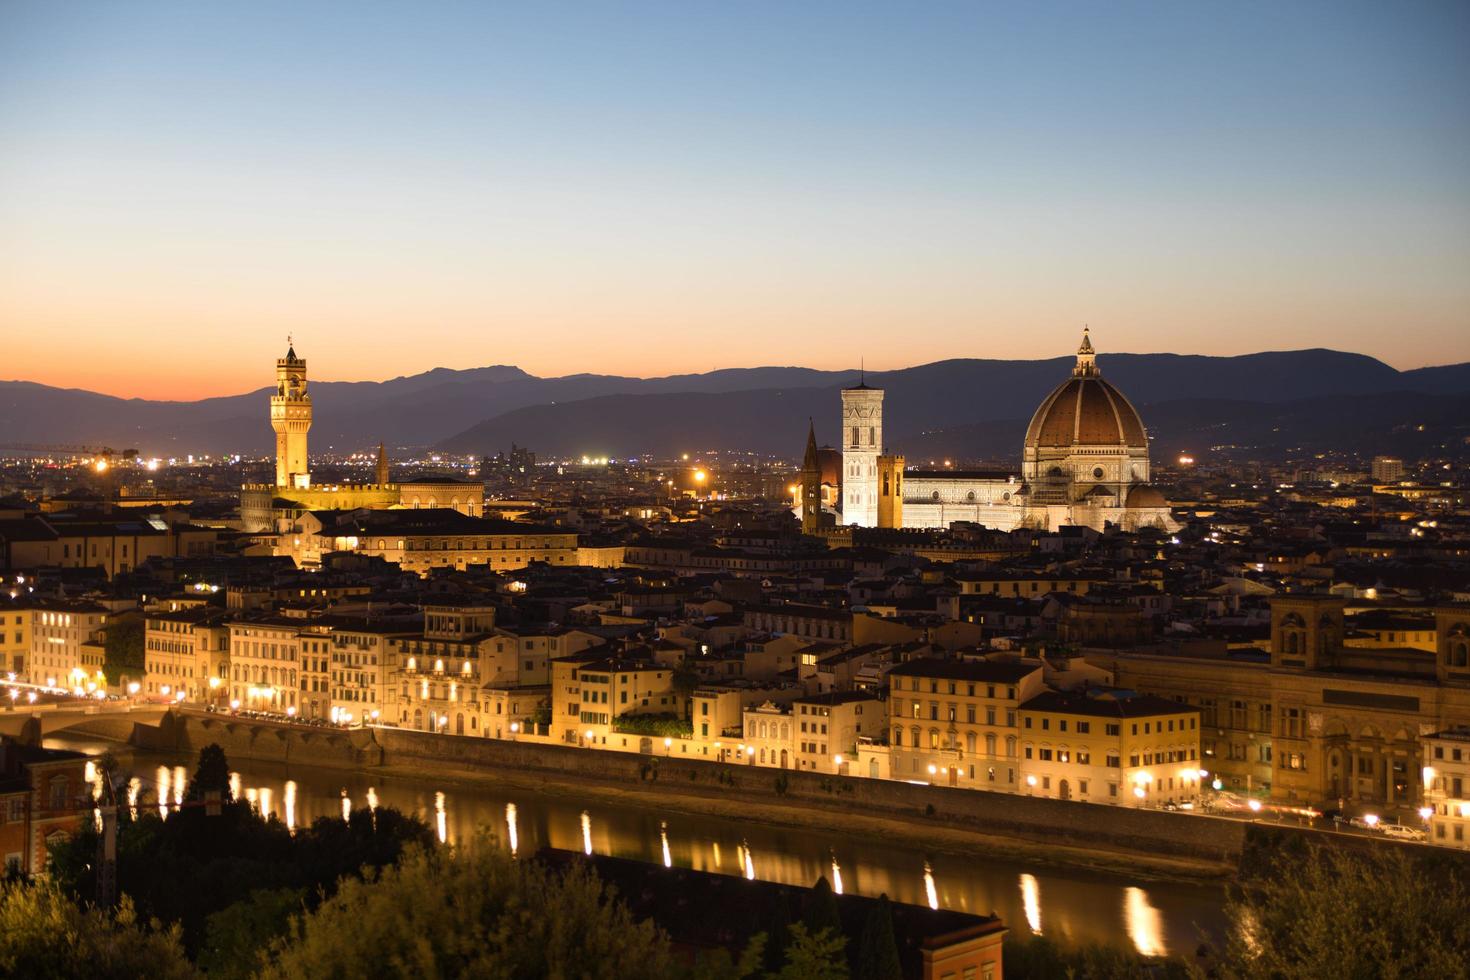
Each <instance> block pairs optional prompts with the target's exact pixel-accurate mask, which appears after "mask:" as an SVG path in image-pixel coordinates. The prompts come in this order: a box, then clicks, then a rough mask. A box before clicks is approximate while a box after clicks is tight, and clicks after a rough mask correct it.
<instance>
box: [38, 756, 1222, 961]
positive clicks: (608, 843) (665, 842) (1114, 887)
mask: <svg viewBox="0 0 1470 980" xmlns="http://www.w3.org/2000/svg"><path fill="white" fill-rule="evenodd" d="M45 744H46V745H47V746H48V747H53V746H54V747H57V748H70V749H75V750H79V751H84V752H87V753H89V754H99V753H101V752H103V751H112V752H114V754H116V755H117V757H118V760H119V762H120V763H121V765H122V767H123V769H124V770H125V771H130V772H131V773H132V775H133V779H134V782H133V783H132V785H131V787H130V791H129V795H130V798H131V800H130V801H131V802H135V803H136V804H137V805H139V806H147V805H148V804H150V803H154V804H155V805H156V801H157V799H158V797H159V794H160V791H162V795H163V796H164V798H170V797H173V796H175V795H179V796H181V795H182V793H183V790H184V786H185V785H186V784H187V781H188V777H189V776H190V775H191V774H192V772H193V764H194V760H193V759H188V758H184V757H182V756H170V755H161V754H156V753H145V752H137V751H135V750H133V749H131V748H128V747H127V746H119V745H116V744H113V743H107V742H100V741H95V740H89V739H85V738H78V737H71V736H65V737H59V738H51V739H47V740H46V743H45ZM232 769H234V770H235V772H234V774H233V775H232V783H233V784H234V787H235V790H236V793H237V794H238V795H240V796H243V797H244V798H246V799H249V800H250V801H251V802H252V803H254V804H255V805H256V806H257V807H258V808H259V809H260V810H261V812H262V813H264V814H273V815H275V816H276V817H277V818H278V819H280V820H281V821H283V822H284V823H286V825H287V826H290V827H299V826H303V825H305V824H309V823H310V822H311V821H313V820H315V819H316V818H317V817H322V816H331V817H340V816H341V815H342V811H343V807H344V806H350V807H353V808H357V807H361V806H390V807H394V808H396V809H399V810H402V811H404V812H407V813H414V814H417V815H418V816H419V817H420V818H422V819H423V820H424V821H425V822H426V823H428V824H429V826H430V827H433V828H434V829H435V832H436V833H437V834H438V836H439V839H440V840H441V841H445V842H449V843H453V842H455V841H460V840H465V839H467V838H469V837H470V836H472V835H473V834H475V833H476V832H477V830H478V829H480V828H488V829H489V830H490V831H492V832H493V833H494V834H495V836H496V837H497V838H498V840H499V841H500V843H501V845H502V846H505V847H509V848H510V849H511V850H512V851H514V852H516V853H518V854H533V853H535V851H536V850H537V849H539V848H542V847H555V848H562V849H566V850H582V851H587V852H588V853H596V854H611V855H614V856H616V857H622V858H634V859H637V860H641V861H649V862H655V863H662V864H665V865H673V866H678V867H686V868H694V869H697V870H700V871H711V872H716V873H720V874H729V875H741V874H743V875H745V876H747V877H753V878H762V879H767V880H770V881H779V882H784V883H787V884H802V885H810V884H812V883H813V882H815V881H816V880H817V877H818V876H819V875H826V876H827V879H828V881H829V882H831V883H832V885H833V887H834V888H836V889H837V890H838V891H840V892H845V893H851V894H860V895H878V894H880V893H885V892H886V893H887V894H888V897H889V898H890V899H892V900H894V901H898V902H907V903H911V904H917V905H930V906H932V907H935V908H950V909H958V910H960V911H964V912H975V913H981V914H988V913H991V912H994V913H996V914H998V915H1000V916H1001V918H1002V919H1003V920H1004V921H1005V923H1006V925H1007V926H1009V927H1010V928H1011V929H1013V930H1016V931H1018V932H1020V933H1022V934H1025V933H1026V932H1028V931H1029V932H1031V933H1041V934H1044V935H1046V936H1049V937H1051V938H1053V939H1055V940H1056V941H1058V942H1060V943H1063V944H1068V945H1070V944H1073V943H1082V942H1101V943H1107V944H1122V945H1128V946H1132V947H1133V948H1135V949H1137V950H1138V951H1139V952H1141V953H1144V954H1147V955H1179V956H1183V957H1186V958H1188V957H1191V956H1192V955H1193V951H1194V949H1195V947H1196V946H1197V945H1198V944H1199V942H1200V940H1201V938H1202V937H1201V929H1204V930H1208V931H1209V932H1210V933H1211V934H1213V935H1215V936H1217V937H1218V936H1220V935H1221V934H1222V932H1223V924H1224V912H1223V908H1222V905H1223V887H1222V886H1221V885H1219V884H1216V883H1191V882H1180V881H1160V880H1156V879H1150V878H1147V877H1144V876H1141V875H1140V876H1137V877H1131V876H1128V875H1126V874H1118V873H1109V872H1100V871H1091V870H1086V869H1073V868H1067V867H1063V866H1060V865H1054V864H1044V865H1042V864H1038V865H1028V864H1027V863H1025V862H1023V861H1016V860H1008V859H1003V858H997V857H991V856H977V855H965V854H956V853H952V852H942V851H935V852H933V853H928V852H925V851H924V850H922V849H919V848H914V847H910V846H904V845H901V844H894V843H887V842H883V841H881V840H876V839H874V838H872V837H868V836H856V835H854V836H845V835H834V834H831V833H827V832H822V831H816V830H809V829H802V828H789V827H781V826H776V825H771V824H763V823H758V822H754V821H742V820H734V819H729V818H724V817H715V816H696V815H690V814H684V813H674V812H660V811H659V810H658V808H657V807H656V806H653V805H649V806H637V805H625V804H612V803H607V802H604V801H601V800H596V799H589V800H588V801H587V802H586V803H585V804H582V803H580V802H579V801H577V800H575V799H573V798H569V797H567V796H564V795H551V794H542V793H537V792H534V791H529V790H525V789H520V788H510V787H504V788H502V787H497V786H494V785H482V784H471V785H467V784H461V783H447V782H445V783H436V782H435V781H434V780H432V779H419V778H411V777H400V776H385V775H383V774H381V773H373V772H341V771H337V770H331V769H319V768H315V767H307V766H290V767H287V766H284V765H281V764H277V763H267V762H251V761H248V760H238V761H232ZM344 801H345V802H344Z"/></svg>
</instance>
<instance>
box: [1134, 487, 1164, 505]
mask: <svg viewBox="0 0 1470 980" xmlns="http://www.w3.org/2000/svg"><path fill="white" fill-rule="evenodd" d="M1128 506H1129V507H1135V508H1136V507H1167V506H1169V502H1168V501H1167V500H1165V499H1164V495H1163V494H1162V493H1160V492H1159V489H1158V487H1151V486H1148V485H1146V484H1140V485H1139V486H1136V487H1134V488H1133V489H1132V490H1129V491H1128Z"/></svg>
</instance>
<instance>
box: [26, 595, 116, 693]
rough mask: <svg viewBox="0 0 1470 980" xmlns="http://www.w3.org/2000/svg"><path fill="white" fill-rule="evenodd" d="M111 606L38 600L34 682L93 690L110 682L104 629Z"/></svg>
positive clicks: (32, 666) (30, 663) (33, 620)
mask: <svg viewBox="0 0 1470 980" xmlns="http://www.w3.org/2000/svg"><path fill="white" fill-rule="evenodd" d="M106 624H107V609H106V608H105V607H103V606H100V605H97V604H96V603H92V602H38V603H36V604H35V607H34V609H33V611H32V613H31V630H30V633H31V652H30V659H29V661H28V663H27V664H26V670H27V675H28V676H27V679H28V680H29V681H30V682H31V683H32V684H41V685H45V686H46V687H64V688H67V689H69V690H71V689H76V688H82V689H91V688H92V687H94V686H96V687H100V686H102V685H104V684H105V683H106V681H105V679H104V677H103V673H102V663H103V661H104V660H105V659H106V649H105V648H104V646H103V643H102V635H101V634H102V629H103V627H104V626H105V625H106Z"/></svg>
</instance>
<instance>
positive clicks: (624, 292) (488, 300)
mask: <svg viewBox="0 0 1470 980" xmlns="http://www.w3.org/2000/svg"><path fill="white" fill-rule="evenodd" d="M1467 95H1470V4H1467V3H1465V2H1463V0H1445V2H1433V3H1431V2H1421V0H1404V2H1396V3H1383V2H1357V0H1335V2H1323V3H1318V2H1311V0H1292V2H1289V3H1281V2H1279V0H1278V2H1269V3H1256V2H1248V0H1246V2H1232V3H1228V4H1208V3H1199V2H1190V0H1161V2H1155V3H1130V2H1106V3H1099V2H1091V0H1089V2H1077V3H1051V2H1045V0H1039V2H1035V3H1016V2H1005V3H1000V2H979V0H973V2H963V3H943V2H930V3H922V4H900V3H893V2H891V0H889V2H880V3H862V2H842V3H824V2H816V0H803V2H800V3H791V2H781V3H764V2H741V3H714V2H702V0H682V2H673V3H658V2H652V0H649V2H639V3H603V2H596V0H585V2H577V3H566V4H561V3H555V2H536V3H514V4H512V3H491V2H475V3H462V4H461V3H449V2H427V0H424V2H401V3H379V2H372V0H361V2H353V3H347V2H342V3H321V2H309V0H293V2H289V3H276V2H269V0H264V2H262V0H252V2H248V3H235V2H228V0H212V2H210V3H197V2H187V3H162V2H151V0H128V2H126V3H119V2H115V0H107V2H101V3H89V2H82V0H67V2H60V3H58V2H52V0H0V379H23V380H30V381H37V382H43V383H46V384H52V385H60V386H65V387H79V388H89V389H92V390H97V391H105V392H108V393H112V394H119V395H126V396H141V397H149V398H197V397H203V396H208V395H215V394H230V393H235V392H240V391H246V390H251V389H254V388H258V387H260V386H261V385H264V384H268V383H270V380H271V377H272V373H273V361H274V359H275V358H276V357H278V356H280V355H281V353H282V352H283V351H284V349H285V344H286V338H287V336H288V335H290V336H293V337H294V339H295V342H296V347H297V350H298V352H299V353H301V354H302V355H303V356H305V357H307V358H308V360H309V362H310V363H311V366H312V373H313V377H316V378H319V379H342V380H349V379H350V380H367V379H382V378H389V377H394V376H398V375H402V374H412V373H415V372H418V371H422V370H427V369H429V368H433V367H439V366H442V367H453V368H465V367H475V366H482V365H487V364H514V365H518V366H520V367H521V368H524V369H525V370H527V371H530V372H532V373H533V374H539V375H561V374H570V373H577V372H605V373H619V374H631V375H639V376H654V375H663V374H670V373H679V372H686V371H706V370H710V369H713V368H722V367H739V366H754V365H769V364H798V365H804V366H809V367H816V368H829V369H836V368H849V367H854V366H856V365H857V363H858V362H859V360H860V359H861V360H863V361H864V362H865V363H866V365H867V366H868V367H869V368H870V369H879V370H882V369H891V368H899V367H905V366H909V365H913V364H921V363H926V362H930V361H935V360H941V359H944V358H950V357H999V358H1012V357H1018V358H1030V357H1050V356H1057V355H1061V354H1067V353H1070V352H1071V351H1072V350H1074V349H1075V348H1076V345H1077V338H1078V334H1079V331H1080V328H1081V327H1082V325H1083V324H1089V325H1090V326H1091V328H1092V334H1093V338H1094V342H1095V344H1096V345H1097V346H1098V348H1099V350H1100V351H1102V352H1104V353H1106V352H1107V351H1109V350H1112V351H1123V350H1127V351H1139V352H1143V351H1177V352H1182V353H1202V354H1234V353H1245V352H1250V351H1256V350H1280V349H1290V348H1303V347H1332V348H1336V349H1339V350H1352V351H1359V352H1362V353H1366V354H1370V355H1372V356H1375V357H1378V358H1380V359H1382V360H1384V361H1386V362H1388V363H1390V364H1392V365H1394V366H1396V367H1399V368H1411V367H1418V366H1422V365H1426V364H1443V363H1454V362H1461V361H1467V360H1470V97H1467Z"/></svg>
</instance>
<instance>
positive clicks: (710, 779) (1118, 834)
mask: <svg viewBox="0 0 1470 980" xmlns="http://www.w3.org/2000/svg"><path fill="white" fill-rule="evenodd" d="M131 741H132V743H133V744H134V745H136V746H138V747H139V748H145V749H152V750H157V751H165V752H176V753H194V752H197V751H198V750H199V749H200V748H202V747H203V746H205V745H208V744H210V743H212V742H213V743H218V744H219V745H220V747H221V748H223V749H224V750H225V753H226V754H227V755H228V756H230V757H231V758H242V759H256V760H264V761H270V762H281V763H294V764H299V765H312V766H326V767H334V768H351V769H363V768H374V767H379V766H386V767H390V768H391V769H393V770H394V771H398V772H414V773H423V774H425V775H442V776H446V777H449V778H460V779H474V778H477V777H481V778H494V777H496V776H501V777H513V778H515V779H517V780H518V781H521V782H528V781H529V782H532V783H545V784H547V785H548V786H551V785H553V784H556V783H562V784H572V785H575V784H581V785H584V786H589V787H595V786H599V785H600V786H603V787H616V788H617V790H618V791H620V792H630V793H634V794H638V795H643V796H648V797H650V798H652V799H655V800H658V799H663V800H669V798H670V797H671V796H678V797H682V798H685V799H686V800H690V801H696V802H697V801H699V800H708V801H710V805H711V806H714V805H716V804H717V805H718V806H719V808H720V809H721V810H723V811H724V812H727V813H728V812H729V811H730V810H731V808H732V807H734V808H739V807H741V806H748V807H750V809H751V810H752V811H755V810H756V809H759V810H760V811H761V818H762V819H772V818H776V819H779V816H780V815H779V814H778V813H777V811H779V810H783V809H784V810H786V811H788V812H789V815H790V816H791V817H792V818H797V817H798V816H799V818H800V821H801V822H813V821H814V818H820V821H821V822H823V823H826V824H829V825H833V826H841V825H842V822H843V820H844V819H845V818H846V819H850V818H852V817H855V816H861V817H870V818H881V819H886V820H890V821H892V820H898V821H901V822H902V823H903V824H904V829H905V830H906V831H908V832H910V833H913V832H914V831H918V832H919V833H922V830H923V828H925V827H933V828H935V829H940V828H944V829H948V830H951V831H962V832H972V833H975V834H982V835H986V836H991V837H998V838H1008V839H1019V840H1025V841H1030V842H1033V843H1036V844H1040V845H1045V846H1051V847H1055V846H1057V845H1068V846H1072V847H1077V848H1095V849H1108V850H1114V851H1127V852H1133V853H1137V854H1146V855H1154V856H1169V857H1175V858H1185V859H1190V860H1194V861H1204V862H1208V863H1210V864H1212V865H1219V866H1234V865H1235V864H1236V862H1237V861H1238V860H1239V857H1240V854H1241V853H1242V850H1243V847H1244V843H1245V829H1246V824H1244V823H1242V822H1240V821H1235V820H1224V819H1217V818H1213V817H1206V816H1190V817H1184V816H1181V815H1179V814H1173V813H1164V812H1161V811H1157V810H1136V809H1132V808H1128V807H1117V806H1106V805H1098V804H1091V803H1081V802H1076V801H1070V800H1069V801H1062V800H1049V799H1042V798H1033V797H1024V796H1015V795H1011V794H1007V793H987V792H983V791H976V790H969V789H951V788H949V787H943V786H923V785H915V784H913V783H905V782H897V781H891V780H879V779H865V778H860V777H848V776H829V775H822V774H819V773H811V772H797V771H793V770H778V769H768V768H763V767H753V766H745V765H740V764H732V763H721V762H711V761H705V760H695V759H686V758H678V757H663V756H658V755H636V754H631V753H623V752H608V751H594V750H590V749H581V748H576V747H574V746H563V745H548V744H545V743H532V742H512V741H502V740H499V739H486V738H466V737H461V736H449V735H435V734H431V733H428V732H416V731H409V730H404V729H393V728H375V729H357V730H352V731H340V730H331V729H313V728H307V727H304V726H300V725H276V724H272V723H269V722H258V721H251V720H248V719H237V718H233V717H229V716H223V715H221V716H210V715H197V714H192V713H173V714H170V715H168V716H167V717H165V718H164V720H163V722H162V723H161V724H160V725H159V726H157V727H156V728H155V727H152V726H147V725H138V726H137V727H136V728H135V729H134V732H133V737H132V739H131Z"/></svg>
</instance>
